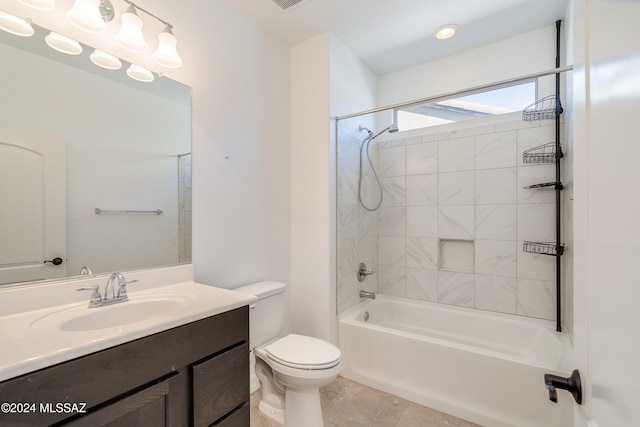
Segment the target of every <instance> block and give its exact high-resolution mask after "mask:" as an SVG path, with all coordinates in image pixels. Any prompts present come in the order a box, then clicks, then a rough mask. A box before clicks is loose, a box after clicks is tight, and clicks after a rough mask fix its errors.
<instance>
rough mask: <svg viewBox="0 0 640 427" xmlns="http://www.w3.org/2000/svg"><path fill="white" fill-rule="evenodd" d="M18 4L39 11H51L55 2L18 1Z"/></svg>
mask: <svg viewBox="0 0 640 427" xmlns="http://www.w3.org/2000/svg"><path fill="white" fill-rule="evenodd" d="M18 1H19V2H20V3H22V4H24V5H26V6H29V7H32V8H34V9H40V10H51V9H53V7H54V6H55V5H56V2H55V0H18Z"/></svg>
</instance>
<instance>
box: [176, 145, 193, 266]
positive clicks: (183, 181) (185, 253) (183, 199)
mask: <svg viewBox="0 0 640 427" xmlns="http://www.w3.org/2000/svg"><path fill="white" fill-rule="evenodd" d="M191 230H192V227H191V155H186V156H182V157H179V158H178V262H181V263H182V262H191V240H192V239H191V236H192V234H191Z"/></svg>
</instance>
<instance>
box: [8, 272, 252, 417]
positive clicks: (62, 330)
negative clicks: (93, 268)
mask: <svg viewBox="0 0 640 427" xmlns="http://www.w3.org/2000/svg"><path fill="white" fill-rule="evenodd" d="M185 273H186V274H185ZM126 275H127V279H137V280H138V282H137V283H136V284H135V286H138V285H140V286H138V287H137V288H136V290H134V289H130V290H129V301H127V302H123V303H118V304H114V305H110V306H105V307H98V308H89V307H88V302H89V298H88V296H89V295H88V294H86V293H83V292H75V289H77V288H80V287H84V286H85V285H90V286H91V285H94V284H97V283H104V280H105V279H104V277H101V278H93V279H90V278H89V279H82V280H76V281H71V282H69V283H64V284H55V285H54V284H41V285H37V286H34V287H33V288H29V287H27V288H25V287H21V288H19V289H14V290H11V289H8V290H5V289H2V290H0V316H2V318H1V319H0V322H2V323H1V324H2V330H0V379H1V380H2V381H1V382H0V404H3V406H2V408H1V409H2V410H1V411H0V425H1V426H3V427H8V426H44V425H56V426H91V427H94V426H103V425H109V426H189V425H192V426H224V427H230V426H231V427H236V426H248V425H249V343H248V341H249V314H248V310H249V309H248V305H249V304H252V303H254V302H255V301H254V300H255V298H253V297H251V296H247V295H243V294H240V293H236V292H233V291H229V290H225V289H220V288H215V287H211V286H205V285H201V284H198V283H195V282H193V279H192V278H191V277H189V267H188V266H176V267H171V268H163V269H156V270H149V271H147V272H144V271H143V272H133V273H127V274H126ZM133 286H134V285H131V288H133ZM12 291H13V292H12ZM29 292H32V293H33V292H35V293H36V294H37V295H39V298H36V299H35V302H31V303H30V302H29V300H30V296H29V295H25V293H27V294H28V293H29ZM64 294H66V296H67V297H68V298H72V299H74V300H75V301H72V302H71V303H68V301H66V302H67V304H59V303H60V302H61V301H63V298H61V296H60V295H64ZM33 295H35V294H32V295H31V297H32V296H33ZM44 301H48V302H44ZM9 302H11V304H9ZM29 306H30V307H29ZM129 307H130V308H129ZM103 313H104V314H103ZM136 313H142V315H140V314H136Z"/></svg>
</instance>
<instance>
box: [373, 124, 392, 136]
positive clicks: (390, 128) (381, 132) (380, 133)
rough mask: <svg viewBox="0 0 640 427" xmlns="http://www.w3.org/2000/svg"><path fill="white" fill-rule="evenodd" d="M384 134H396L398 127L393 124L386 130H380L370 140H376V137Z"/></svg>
mask: <svg viewBox="0 0 640 427" xmlns="http://www.w3.org/2000/svg"><path fill="white" fill-rule="evenodd" d="M385 132H389V133H396V132H398V126H397V125H395V124H392V125H390V126H389V127H388V128H386V129H385V130H381V131H380V132H378V133H377V134H375V135H374V136H373V137H371V139H376V138H377V137H379V136H380V135H382V134H383V133H385Z"/></svg>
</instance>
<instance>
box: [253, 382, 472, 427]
mask: <svg viewBox="0 0 640 427" xmlns="http://www.w3.org/2000/svg"><path fill="white" fill-rule="evenodd" d="M260 398H261V394H260V390H258V391H256V392H255V393H253V394H252V395H251V427H277V426H276V425H275V424H273V423H271V422H270V421H269V420H267V419H266V418H264V417H263V416H262V415H261V414H260V412H259V410H258V404H259V403H260ZM320 402H321V404H322V414H323V417H324V425H325V427H440V426H446V427H479V426H478V425H477V424H473V423H470V422H467V421H464V420H461V419H459V418H456V417H453V416H451V415H448V414H445V413H442V412H439V411H435V410H433V409H430V408H426V407H424V406H420V405H418V404H415V403H413V402H409V401H407V400H404V399H401V398H399V397H397V396H393V395H391V394H388V393H384V392H382V391H380V390H376V389H374V388H371V387H367V386H365V385H362V384H359V383H356V382H354V381H350V380H348V379H345V378H343V377H338V378H337V379H336V380H335V381H333V382H332V383H331V384H329V385H328V386H326V387H323V388H322V389H320ZM296 427H298V426H296ZM299 427H304V426H299Z"/></svg>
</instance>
